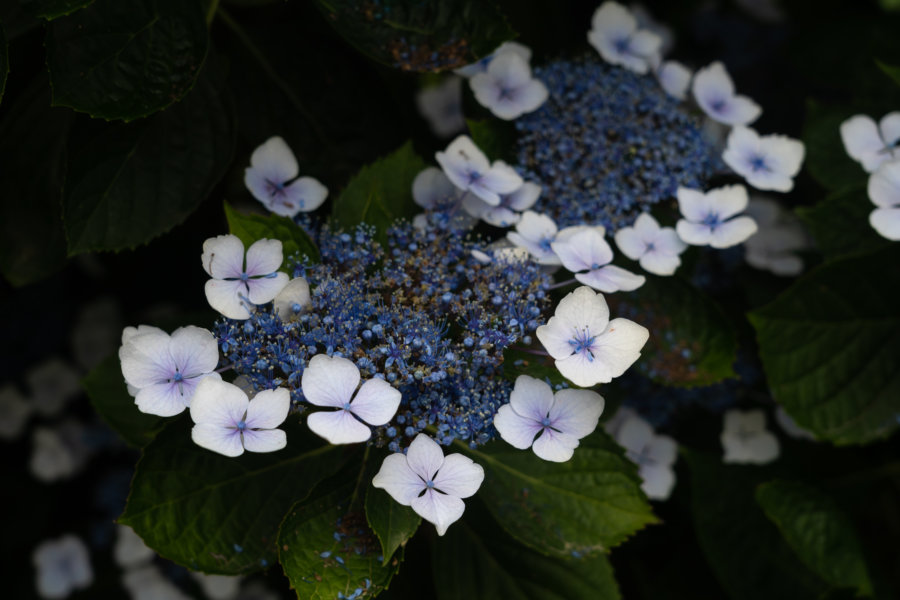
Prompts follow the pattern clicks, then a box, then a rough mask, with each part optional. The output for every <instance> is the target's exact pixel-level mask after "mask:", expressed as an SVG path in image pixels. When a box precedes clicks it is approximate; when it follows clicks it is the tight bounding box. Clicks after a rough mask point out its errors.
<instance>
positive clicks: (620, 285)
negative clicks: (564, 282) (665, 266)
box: [575, 265, 647, 294]
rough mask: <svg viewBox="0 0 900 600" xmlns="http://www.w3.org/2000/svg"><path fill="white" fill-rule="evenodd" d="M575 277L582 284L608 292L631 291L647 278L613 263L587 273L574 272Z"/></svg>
mask: <svg viewBox="0 0 900 600" xmlns="http://www.w3.org/2000/svg"><path fill="white" fill-rule="evenodd" d="M575 279H576V280H578V281H579V282H581V283H583V284H584V285H588V286H590V287H592V288H594V289H595V290H599V291H601V292H606V293H608V294H611V293H613V292H633V291H634V290H636V289H638V288H639V287H641V286H642V285H644V283H645V282H646V281H647V278H646V277H644V276H643V275H636V274H634V273H632V272H631V271H628V270H626V269H623V268H622V267H617V266H615V265H606V266H605V267H602V268H600V269H593V270H591V271H588V272H587V273H576V274H575Z"/></svg>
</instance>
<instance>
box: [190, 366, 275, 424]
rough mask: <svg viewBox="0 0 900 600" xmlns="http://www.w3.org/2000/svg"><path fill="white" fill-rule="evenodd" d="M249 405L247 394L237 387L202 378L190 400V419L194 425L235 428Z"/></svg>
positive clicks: (209, 378)
mask: <svg viewBox="0 0 900 600" xmlns="http://www.w3.org/2000/svg"><path fill="white" fill-rule="evenodd" d="M260 393H262V392H260ZM249 404H250V401H249V400H248V399H247V394H245V393H244V392H243V390H241V388H239V387H238V386H236V385H234V384H231V383H227V382H225V381H221V380H217V379H214V378H211V377H208V378H204V379H202V380H201V381H200V383H199V384H197V389H196V390H195V391H194V397H193V398H192V400H191V419H192V420H193V421H194V423H209V424H211V425H215V426H217V427H220V428H227V427H236V426H237V424H238V423H239V422H241V421H242V420H244V418H245V415H246V414H247V409H248V407H249Z"/></svg>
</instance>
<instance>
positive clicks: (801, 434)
mask: <svg viewBox="0 0 900 600" xmlns="http://www.w3.org/2000/svg"><path fill="white" fill-rule="evenodd" d="M775 422H776V423H778V426H779V427H781V430H782V431H784V432H785V433H786V434H788V435H789V436H790V437H792V438H794V439H795V440H808V441H812V442H814V441H816V436H815V434H813V432H811V431H809V430H808V429H804V428H803V427H800V426H799V425H797V422H796V421H795V420H794V418H793V417H791V415H789V414H787V411H786V410H784V409H783V408H782V407H780V406H779V407H778V408H776V409H775Z"/></svg>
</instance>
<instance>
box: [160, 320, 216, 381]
mask: <svg viewBox="0 0 900 600" xmlns="http://www.w3.org/2000/svg"><path fill="white" fill-rule="evenodd" d="M169 354H170V355H171V357H172V360H173V361H174V363H175V367H176V368H177V369H178V370H179V372H181V374H182V376H184V377H196V376H197V375H202V374H206V373H211V372H212V371H213V370H215V368H216V366H217V365H218V364H219V345H218V343H217V342H216V338H215V336H214V335H213V334H212V333H211V332H209V331H208V330H206V329H203V328H202V327H195V326H193V325H188V326H187V327H181V328H179V329H176V330H175V331H173V332H172V337H171V339H170V340H169ZM173 374H174V373H173Z"/></svg>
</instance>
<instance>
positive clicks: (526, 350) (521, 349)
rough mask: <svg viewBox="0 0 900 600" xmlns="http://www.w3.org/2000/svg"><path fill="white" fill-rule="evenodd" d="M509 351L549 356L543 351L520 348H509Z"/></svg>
mask: <svg viewBox="0 0 900 600" xmlns="http://www.w3.org/2000/svg"><path fill="white" fill-rule="evenodd" d="M510 350H518V351H519V352H527V353H528V354H534V355H535V356H550V355H549V354H547V353H546V352H544V351H543V350H534V349H533V348H523V347H522V346H511V347H510Z"/></svg>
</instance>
